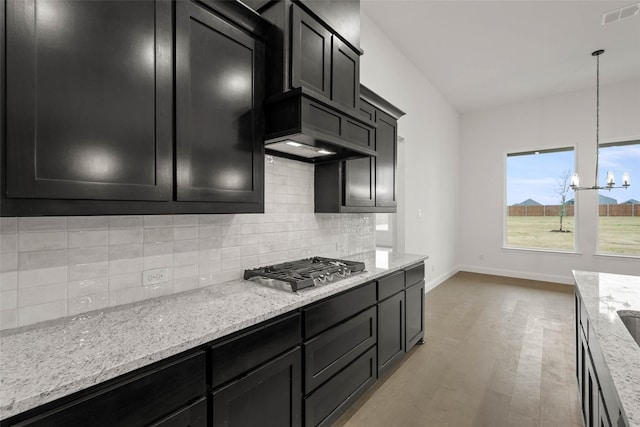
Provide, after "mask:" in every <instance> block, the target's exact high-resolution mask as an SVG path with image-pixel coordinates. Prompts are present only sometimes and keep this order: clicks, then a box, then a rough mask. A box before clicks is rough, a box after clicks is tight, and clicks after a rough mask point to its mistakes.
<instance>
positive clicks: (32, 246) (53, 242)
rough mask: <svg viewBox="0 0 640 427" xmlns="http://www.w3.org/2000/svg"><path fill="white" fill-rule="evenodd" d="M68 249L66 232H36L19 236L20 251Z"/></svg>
mask: <svg viewBox="0 0 640 427" xmlns="http://www.w3.org/2000/svg"><path fill="white" fill-rule="evenodd" d="M66 247H67V232H66V231H50V232H34V233H20V234H18V250H19V251H20V252H26V251H45V250H47V249H65V248H66Z"/></svg>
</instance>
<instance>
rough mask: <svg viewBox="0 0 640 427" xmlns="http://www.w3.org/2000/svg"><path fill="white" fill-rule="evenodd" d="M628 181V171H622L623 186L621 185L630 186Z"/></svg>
mask: <svg viewBox="0 0 640 427" xmlns="http://www.w3.org/2000/svg"><path fill="white" fill-rule="evenodd" d="M629 181H630V179H629V172H625V173H623V174H622V186H623V187H625V188H626V187H628V186H630V185H631V183H630V182H629Z"/></svg>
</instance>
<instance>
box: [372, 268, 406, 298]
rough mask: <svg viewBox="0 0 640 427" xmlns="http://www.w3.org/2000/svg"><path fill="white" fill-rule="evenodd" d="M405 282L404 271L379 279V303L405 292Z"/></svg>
mask: <svg viewBox="0 0 640 427" xmlns="http://www.w3.org/2000/svg"><path fill="white" fill-rule="evenodd" d="M404 282H405V279H404V271H402V270H401V271H397V272H395V273H393V274H390V275H388V276H385V277H383V278H381V279H378V301H381V300H383V299H385V298H388V297H390V296H391V295H394V294H397V293H398V292H400V291H401V290H403V289H404Z"/></svg>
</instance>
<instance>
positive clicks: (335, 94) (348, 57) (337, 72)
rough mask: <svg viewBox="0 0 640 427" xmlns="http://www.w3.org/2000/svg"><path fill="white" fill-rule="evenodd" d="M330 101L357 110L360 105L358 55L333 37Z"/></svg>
mask: <svg viewBox="0 0 640 427" xmlns="http://www.w3.org/2000/svg"><path fill="white" fill-rule="evenodd" d="M331 71H332V72H331V99H332V100H334V101H335V102H337V103H339V104H342V105H344V106H346V107H349V108H353V109H357V108H358V107H359V104H360V55H358V54H357V53H356V52H355V51H354V50H353V49H351V48H350V47H349V46H347V45H346V44H344V43H342V42H341V41H340V40H339V39H338V38H337V37H335V36H334V37H333V57H332V61H331Z"/></svg>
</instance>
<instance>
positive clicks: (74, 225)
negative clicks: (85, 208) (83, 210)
mask: <svg viewBox="0 0 640 427" xmlns="http://www.w3.org/2000/svg"><path fill="white" fill-rule="evenodd" d="M107 228H109V223H108V217H106V216H70V217H69V218H67V229H68V230H69V231H80V230H106V229H107Z"/></svg>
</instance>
